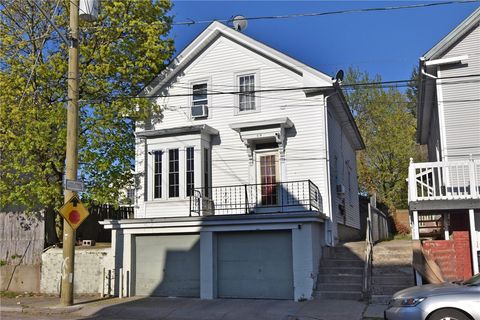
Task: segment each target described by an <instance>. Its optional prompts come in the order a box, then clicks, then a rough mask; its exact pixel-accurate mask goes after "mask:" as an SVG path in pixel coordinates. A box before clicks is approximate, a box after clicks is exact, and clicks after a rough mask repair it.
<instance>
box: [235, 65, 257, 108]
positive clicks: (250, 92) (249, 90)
mask: <svg viewBox="0 0 480 320" xmlns="http://www.w3.org/2000/svg"><path fill="white" fill-rule="evenodd" d="M238 91H239V94H238V111H239V112H245V111H253V110H255V109H256V106H255V75H254V74H249V75H241V76H238Z"/></svg>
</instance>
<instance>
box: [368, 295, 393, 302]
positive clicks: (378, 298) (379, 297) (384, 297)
mask: <svg viewBox="0 0 480 320" xmlns="http://www.w3.org/2000/svg"><path fill="white" fill-rule="evenodd" d="M391 299H392V296H391V295H381V294H374V295H371V296H370V303H372V304H388V302H389V301H390V300H391Z"/></svg>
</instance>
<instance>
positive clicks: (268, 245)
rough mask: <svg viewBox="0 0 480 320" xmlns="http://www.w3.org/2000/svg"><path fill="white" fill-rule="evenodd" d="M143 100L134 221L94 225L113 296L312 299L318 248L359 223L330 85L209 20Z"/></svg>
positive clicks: (342, 114)
mask: <svg viewBox="0 0 480 320" xmlns="http://www.w3.org/2000/svg"><path fill="white" fill-rule="evenodd" d="M292 88H295V89H292ZM279 89H282V90H279ZM253 91H255V92H253ZM141 95H143V96H146V97H151V98H152V99H155V100H156V102H157V103H158V104H160V105H161V106H162V109H163V119H162V120H161V121H156V120H157V119H151V120H152V121H151V123H148V124H143V125H142V126H143V127H141V126H138V128H137V132H136V137H137V149H136V155H137V156H136V174H137V175H138V177H139V178H140V179H139V188H138V190H136V197H137V198H136V199H137V202H136V203H135V206H136V208H137V210H136V212H135V219H131V220H121V221H113V220H110V221H104V222H103V224H104V225H105V228H110V229H112V239H113V243H112V246H113V250H114V252H115V255H116V265H115V268H116V269H119V268H122V269H123V273H122V275H124V281H123V290H122V291H121V292H123V294H126V295H158V296H189V297H200V298H203V299H212V298H217V297H219V298H230V297H233V298H277V299H295V300H301V299H309V298H311V296H312V291H313V290H314V289H315V284H316V279H317V277H318V273H319V260H320V257H321V254H322V247H324V246H333V245H335V244H336V243H337V242H339V241H341V240H344V239H348V238H351V237H355V236H358V229H359V228H360V221H359V204H358V185H357V174H356V172H357V168H356V160H355V153H356V150H360V149H363V148H364V144H363V141H362V138H361V137H360V134H359V131H358V128H357V126H356V125H355V122H354V119H353V117H352V114H351V112H350V110H349V107H348V106H347V104H346V101H345V98H344V95H343V93H342V91H341V90H340V88H339V84H338V83H337V81H336V80H332V78H331V77H329V76H327V75H325V74H323V73H321V72H319V71H317V70H315V69H313V68H311V67H309V66H307V65H305V64H303V63H301V62H299V61H297V60H294V59H292V58H291V57H289V56H287V55H285V54H283V53H280V52H278V51H276V50H274V49H272V48H270V47H268V46H266V45H264V44H262V43H260V42H258V41H255V40H253V39H251V38H249V37H248V36H246V35H244V34H242V33H240V32H237V31H235V30H233V29H231V28H229V27H227V26H225V25H223V24H221V23H219V22H214V23H212V24H210V25H209V26H208V27H207V28H206V30H205V31H203V32H202V33H201V34H200V35H199V36H198V37H197V38H196V39H195V40H194V41H193V42H192V43H191V44H190V45H188V46H187V47H186V48H185V49H184V50H183V51H182V52H181V53H180V54H179V55H178V57H177V58H176V59H175V61H174V62H173V63H172V65H171V66H169V68H167V70H165V72H163V73H162V74H160V75H159V76H158V77H157V78H156V79H155V80H154V81H153V82H152V83H151V84H150V85H149V86H147V87H146V88H145V90H144V92H143V93H142V94H141Z"/></svg>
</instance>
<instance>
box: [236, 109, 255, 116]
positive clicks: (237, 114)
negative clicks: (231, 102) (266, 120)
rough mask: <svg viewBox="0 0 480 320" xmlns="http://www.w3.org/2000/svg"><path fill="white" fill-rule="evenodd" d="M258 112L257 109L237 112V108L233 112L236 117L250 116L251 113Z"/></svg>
mask: <svg viewBox="0 0 480 320" xmlns="http://www.w3.org/2000/svg"><path fill="white" fill-rule="evenodd" d="M259 112H260V110H259V109H255V110H245V111H239V110H238V108H237V110H236V112H235V115H236V116H240V115H242V114H252V113H259Z"/></svg>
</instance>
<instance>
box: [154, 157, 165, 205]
mask: <svg viewBox="0 0 480 320" xmlns="http://www.w3.org/2000/svg"><path fill="white" fill-rule="evenodd" d="M162 157H163V152H162V151H160V150H158V151H154V152H153V198H155V199H158V198H161V197H162Z"/></svg>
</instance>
